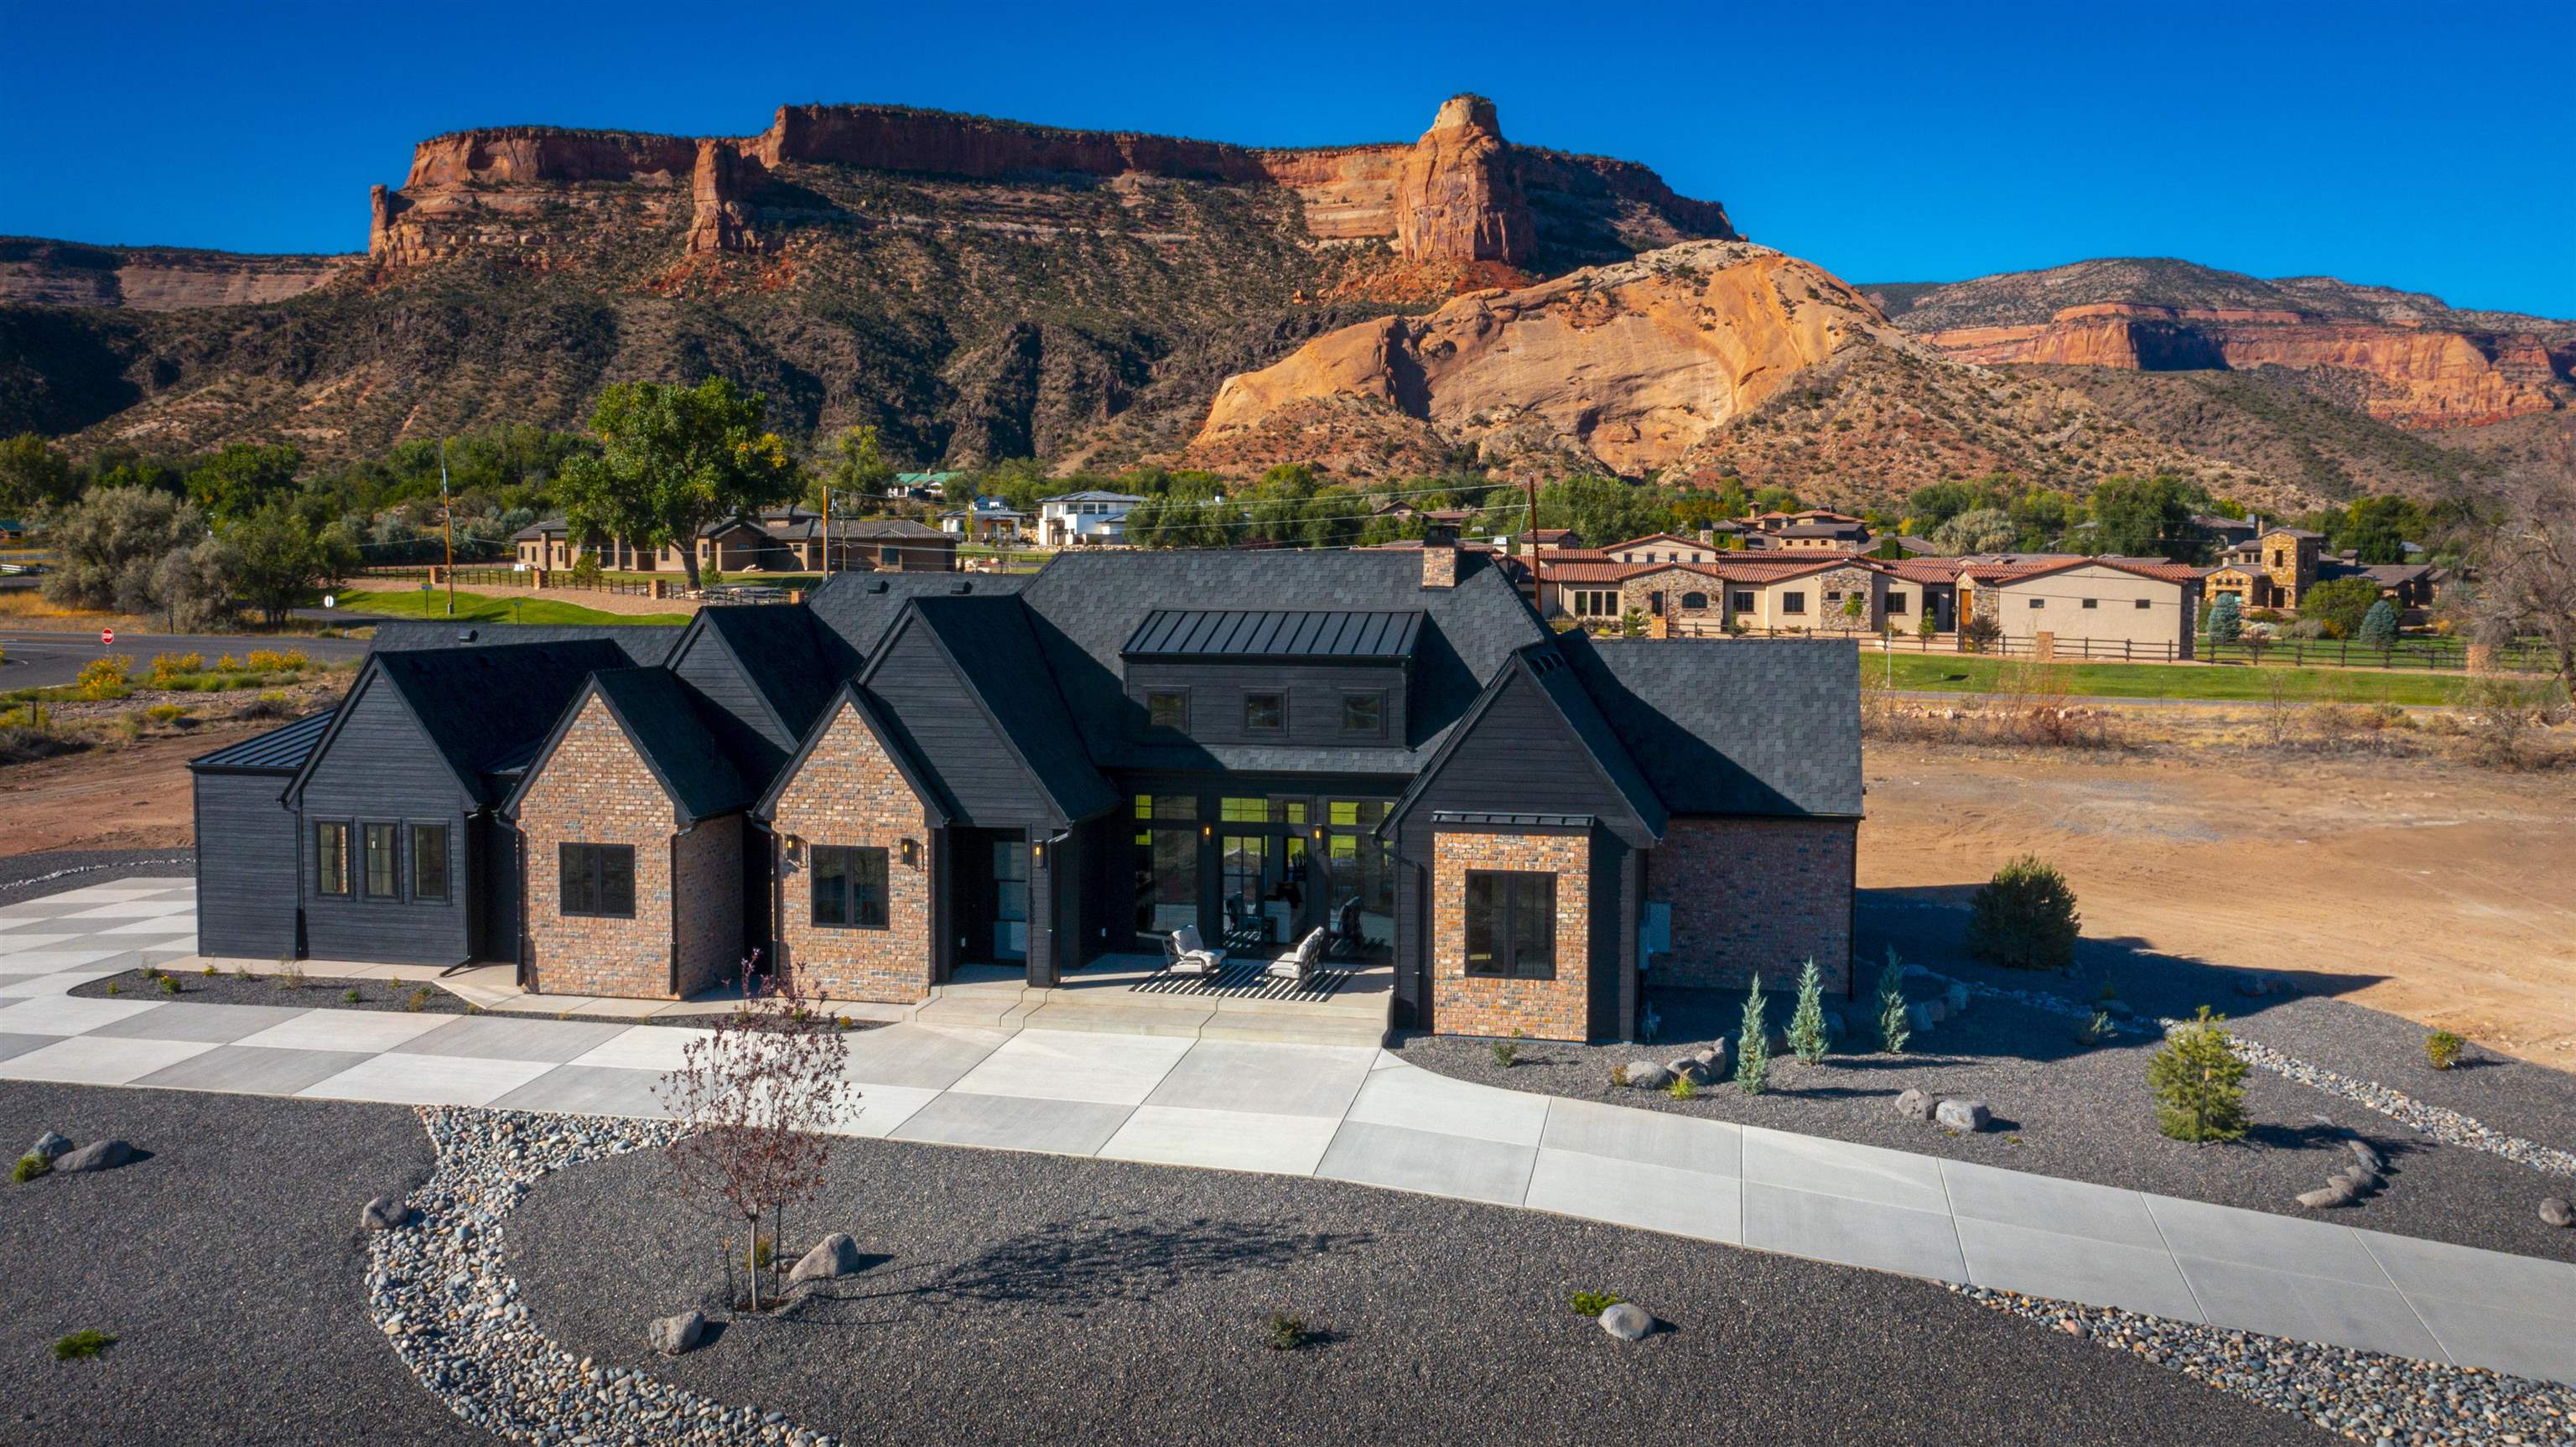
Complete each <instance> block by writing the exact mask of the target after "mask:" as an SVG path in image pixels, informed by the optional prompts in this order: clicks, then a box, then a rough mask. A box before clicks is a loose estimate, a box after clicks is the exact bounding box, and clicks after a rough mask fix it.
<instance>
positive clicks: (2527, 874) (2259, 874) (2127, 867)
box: [1860, 742, 2576, 1070]
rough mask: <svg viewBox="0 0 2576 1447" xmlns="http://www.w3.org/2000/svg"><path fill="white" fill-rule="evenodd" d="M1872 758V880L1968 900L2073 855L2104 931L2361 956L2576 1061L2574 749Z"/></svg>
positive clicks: (2371, 988)
mask: <svg viewBox="0 0 2576 1447" xmlns="http://www.w3.org/2000/svg"><path fill="white" fill-rule="evenodd" d="M1867 778H1868V787H1869V795H1868V821H1867V822H1866V823H1865V824H1863V825H1862V827H1861V845H1860V883H1861V887H1862V888H1863V889H1864V890H1872V889H1887V890H1900V891H1906V892H1922V893H1924V894H1926V895H1929V896H1931V897H1934V898H1939V899H1942V900H1945V901H1952V902H1955V901H1958V900H1961V899H1963V898H1964V897H1965V894H1966V892H1967V891H1968V890H1969V889H1970V888H1972V887H1973V886H1974V885H1975V884H1976V883H1978V882H1979V881H1981V880H1983V879H1984V878H1986V877H1987V875H1989V874H1990V873H1992V872H1993V870H1994V869H1995V867H1996V866H1997V865H1999V864H2001V863H2002V862H2003V861H2005V860H2006V859H2009V858H2011V857H2012V856H2014V855H2016V854H2021V853H2024V852H2029V853H2036V854H2038V855H2039V856H2040V857H2042V858H2043V859H2046V860H2049V861H2050V862H2052V863H2054V864H2055V865H2057V867H2058V868H2060V869H2062V870H2064V871H2065V872H2066V875H2067V877H2068V879H2069V881H2070V882H2071V883H2072V884H2073V885H2074V887H2075V891H2076V895H2077V897H2078V899H2079V901H2080V903H2081V908H2082V911H2083V915H2084V933H2085V934H2086V935H2088V936H2092V937H2096V938H2105V937H2107V938H2119V939H2124V940H2128V941H2133V942H2135V943H2136V944H2137V945H2138V946H2139V947H2140V948H2142V949H2147V950H2152V951H2154V952H2157V953H2160V954H2166V955H2177V956H2184V957H2189V958H2194V959H2200V960H2204V961H2207V962H2209V963H2211V964H2217V965H2229V966H2242V967H2250V968H2260V969H2271V970H2279V971H2283V972H2285V973H2291V974H2296V973H2298V972H2302V971H2313V972H2320V973H2327V974H2333V975H2337V976H2342V977H2346V978H2345V979H2343V980H2340V981H2338V982H2337V984H2336V987H2335V988H2336V990H2337V993H2338V994H2339V997H2340V998H2342V999H2345V1000H2348V1001H2351V1002H2352V1003H2355V1004H2360V1005H2366V1006H2369V1007H2371V1008H2373V1009H2377V1010H2382V1011H2386V1012H2388V1013H2390V1014H2394V1015H2402V1016H2405V1017H2406V1018H2408V1019H2412V1020H2417V1021H2420V1022H2423V1023H2424V1024H2426V1025H2428V1026H2440V1027H2443V1028H2446V1029H2450V1030H2455V1031H2458V1032H2459V1033H2461V1034H2463V1035H2466V1036H2469V1037H2470V1038H2472V1039H2475V1040H2478V1041H2481V1042H2483V1043H2485V1044H2487V1045H2490V1046H2492V1047H2494V1048H2496V1049H2499V1050H2503V1051H2506V1052H2509V1053H2511V1054H2515V1055H2519V1056H2521V1057H2523V1058H2524V1059H2527V1060H2532V1061H2535V1062H2538V1063H2542V1064H2547V1065H2551V1066H2554V1067H2556V1068H2558V1069H2562V1070H2576V887H2571V886H2576V864H2571V863H2570V861H2571V860H2572V859H2576V775H2571V774H2570V773H2569V772H2568V771H2564V770H2561V771H2559V772H2557V773H2555V774H2543V775H2533V774H2512V773H2496V772H2491V771H2487V770H2483V769H2479V768H2475V767H2472V766H2469V765H2465V764H2459V763H2452V762H2446V761H2443V760H2440V759H2435V758H2424V757H2418V758H2398V759H2387V758H2318V757H2313V756H2304V755H2299V754H2295V753H2283V752H2266V751H2263V750H2260V749H2252V748H2238V747H2193V746H2190V745H2188V744H2175V743H2170V742H2167V743H2159V744H2156V745H2154V746H2152V747H2150V748H2147V749H2144V750H2139V751H2131V752H2123V753H2114V754H2107V755H2088V754H2084V753H2080V752H2077V753H2067V752H2052V751H2047V750H2036V749H2008V750H2007V749H1995V748H1983V747H1971V748H1950V747H1943V746H1938V745H1926V744H1919V743H1872V744H1871V745H1870V746H1869V748H1868V752H1867ZM2350 977H2359V980H2360V982H2359V983H2355V982H2354V981H2353V980H2352V979H2351V978H2350ZM2221 1008H2225V1006H2224V1005H2223V1004H2222V1006H2221Z"/></svg>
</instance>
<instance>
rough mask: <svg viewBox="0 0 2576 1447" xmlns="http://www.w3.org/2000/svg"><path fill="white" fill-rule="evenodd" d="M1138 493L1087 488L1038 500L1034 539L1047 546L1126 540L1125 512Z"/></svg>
mask: <svg viewBox="0 0 2576 1447" xmlns="http://www.w3.org/2000/svg"><path fill="white" fill-rule="evenodd" d="M1143 501H1144V499H1143V498H1141V497H1134V496H1130V495H1129V494H1127V493H1123V492H1103V491H1101V490H1100V489H1098V488H1087V489H1085V490H1083V491H1081V492H1068V493H1065V494H1064V495H1062V496H1060V497H1049V498H1040V499H1039V500H1038V540H1039V541H1040V542H1042V543H1044V544H1046V545H1047V546H1048V547H1051V548H1071V547H1081V546H1085V545H1088V544H1099V543H1123V542H1125V541H1127V514H1128V513H1129V512H1131V511H1133V510H1134V509H1135V507H1136V504H1138V503H1140V502H1143Z"/></svg>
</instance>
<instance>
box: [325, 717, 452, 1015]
mask: <svg viewBox="0 0 2576 1447" xmlns="http://www.w3.org/2000/svg"><path fill="white" fill-rule="evenodd" d="M347 714H348V717H347V718H346V720H345V721H344V722H343V723H342V724H341V726H340V729H339V732H338V734H337V735H336V736H335V737H333V738H332V739H331V740H329V741H328V743H327V746H326V751H325V752H324V754H323V755H322V757H321V759H320V760H319V761H318V762H316V763H315V764H314V766H313V769H312V771H311V772H310V773H309V774H307V775H306V776H305V780H304V790H303V795H302V799H301V803H302V806H303V808H302V813H303V819H304V823H303V827H302V828H300V829H299V830H298V831H297V866H296V871H295V875H296V891H297V894H298V895H299V897H301V898H302V900H303V902H304V947H305V952H306V953H307V954H308V955H310V956H311V957H313V958H315V959H323V960H367V961H380V962H391V963H398V964H421V965H452V964H456V963H458V962H460V961H462V960H466V959H470V958H472V957H473V956H474V955H475V953H476V944H477V942H476V941H475V940H474V938H473V937H472V934H471V932H470V931H469V930H468V928H467V923H468V922H467V911H466V905H465V895H466V891H467V890H469V889H472V888H474V887H475V883H476V881H475V877H474V874H473V872H471V871H469V870H468V869H467V868H466V858H465V855H466V842H465V841H466V835H467V833H468V830H469V827H470V826H469V823H468V813H469V811H470V810H472V809H473V808H475V807H476V805H477V801H475V800H472V799H469V798H468V797H467V796H466V794H465V792H464V788H463V786H462V785H461V784H460V783H459V782H458V781H457V778H456V775H455V774H454V773H453V772H451V771H450V770H449V769H448V767H447V763H446V761H445V760H444V759H443V758H442V757H441V756H440V755H439V753H438V751H437V749H436V748H435V747H433V746H432V745H431V743H430V741H429V737H428V735H427V734H426V733H424V732H423V731H422V729H421V727H420V724H419V721H418V720H416V719H414V718H413V717H412V713H411V710H410V708H408V707H407V706H405V704H404V703H403V701H402V698H401V696H400V695H398V694H396V693H395V692H394V690H393V689H391V688H389V687H386V686H384V685H382V684H381V683H374V682H372V681H371V683H370V686H369V687H367V688H366V689H364V690H363V691H362V692H360V693H359V694H358V695H357V696H356V697H355V698H352V699H351V700H349V702H348V704H347ZM325 819H336V820H341V821H344V822H346V823H348V824H349V825H350V839H349V854H350V875H351V891H350V893H349V894H348V895H347V896H345V897H339V898H332V897H326V896H321V895H317V894H315V893H314V888H313V885H314V878H313V830H312V825H313V823H314V822H316V821H319V820H325ZM369 823H375V824H444V825H446V826H447V851H448V861H447V878H448V890H447V892H448V896H449V898H448V900H447V902H446V903H444V904H420V903H414V902H413V901H412V900H411V899H410V898H409V897H408V896H409V893H410V885H411V878H410V867H409V866H410V861H409V857H408V851H409V849H410V847H411V840H410V839H409V837H408V834H409V831H408V830H405V831H403V833H404V836H405V837H403V838H402V840H401V848H402V849H403V850H404V851H406V853H405V855H404V858H403V861H402V866H401V870H400V873H401V876H402V878H401V885H402V892H403V895H404V896H405V897H403V898H399V899H392V900H382V899H376V900H371V899H368V898H366V897H365V895H364V892H363V879H362V878H361V876H362V874H363V872H364V871H363V865H362V863H361V860H362V855H361V853H360V849H359V840H360V835H359V833H358V826H359V825H362V824H369Z"/></svg>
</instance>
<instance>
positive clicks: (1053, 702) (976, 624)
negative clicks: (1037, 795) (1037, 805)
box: [913, 595, 1120, 820]
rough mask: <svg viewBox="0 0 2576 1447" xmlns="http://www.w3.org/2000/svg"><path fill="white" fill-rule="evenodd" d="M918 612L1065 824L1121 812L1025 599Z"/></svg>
mask: <svg viewBox="0 0 2576 1447" xmlns="http://www.w3.org/2000/svg"><path fill="white" fill-rule="evenodd" d="M913 607H914V608H915V609H916V610H917V611H918V612H919V613H920V615H921V621H922V623H923V624H924V625H926V626H927V627H929V628H930V629H931V631H932V632H933V633H935V634H937V635H938V638H939V641H940V643H941V645H942V646H944V647H945V648H946V649H947V650H948V655H949V657H951V658H954V659H955V660H957V666H958V668H959V669H960V670H961V671H962V672H963V673H964V675H965V679H966V684H967V686H968V687H969V688H972V689H974V690H975V693H976V695H977V696H978V697H980V698H981V699H982V700H983V701H984V706H985V708H987V709H989V710H990V711H991V712H992V715H993V718H994V720H995V721H996V722H998V723H999V724H1000V725H1001V726H1002V732H1003V733H1005V734H1007V735H1008V736H1009V737H1010V740H1011V743H1012V744H1013V745H1014V746H1015V747H1017V748H1018V750H1019V752H1020V757H1021V758H1022V759H1024V760H1025V761H1026V762H1027V764H1028V767H1029V772H1030V774H1031V775H1032V776H1033V777H1034V778H1035V779H1036V781H1037V784H1038V787H1039V788H1041V789H1044V790H1045V791H1046V793H1047V796H1048V797H1049V798H1050V799H1051V800H1053V801H1054V803H1055V806H1056V808H1057V809H1058V811H1060V812H1061V813H1062V814H1063V815H1064V817H1065V818H1066V819H1068V820H1080V819H1088V818H1091V817H1093V816H1094V815H1097V814H1101V813H1104V812H1106V811H1108V810H1109V809H1112V808H1115V807H1116V806H1117V804H1118V800H1119V797H1120V796H1119V793H1118V791H1117V790H1115V789H1113V788H1111V787H1109V781H1108V780H1107V779H1104V778H1102V777H1101V776H1100V771H1099V770H1098V769H1097V768H1095V767H1093V766H1092V762H1091V758H1090V756H1089V755H1088V754H1086V753H1085V752H1084V751H1083V747H1082V735H1081V734H1080V733H1079V732H1077V731H1076V730H1075V728H1074V726H1073V717H1072V715H1070V714H1068V713H1067V712H1065V706H1064V696H1063V695H1062V694H1061V693H1059V692H1058V691H1057V690H1056V686H1055V680H1054V678H1053V677H1052V676H1051V675H1050V672H1049V670H1048V668H1047V663H1046V656H1045V655H1044V654H1043V653H1042V652H1040V651H1039V648H1038V640H1037V634H1036V633H1035V631H1034V630H1032V629H1031V627H1030V626H1029V611H1028V610H1027V609H1026V608H1023V607H1021V606H1020V600H1019V599H1017V598H1012V597H983V598H978V597H974V596H972V595H968V596H966V597H956V596H951V595H940V596H935V597H927V598H917V599H915V600H913ZM940 762H942V761H939V760H933V763H934V764H938V763H940Z"/></svg>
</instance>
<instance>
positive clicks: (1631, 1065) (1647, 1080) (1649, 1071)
mask: <svg viewBox="0 0 2576 1447" xmlns="http://www.w3.org/2000/svg"><path fill="white" fill-rule="evenodd" d="M1672 1083H1673V1073H1672V1072H1671V1071H1669V1070H1666V1069H1665V1068H1664V1067H1662V1066H1660V1065H1657V1064H1656V1063H1655V1062H1653V1061H1651V1060H1631V1061H1629V1062H1628V1084H1629V1085H1630V1086H1632V1087H1633V1088H1635V1089H1638V1090H1661V1089H1663V1088H1664V1087H1665V1086H1667V1085H1670V1084H1672Z"/></svg>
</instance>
